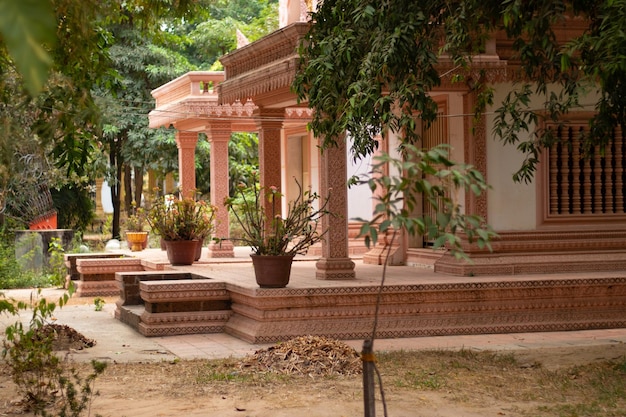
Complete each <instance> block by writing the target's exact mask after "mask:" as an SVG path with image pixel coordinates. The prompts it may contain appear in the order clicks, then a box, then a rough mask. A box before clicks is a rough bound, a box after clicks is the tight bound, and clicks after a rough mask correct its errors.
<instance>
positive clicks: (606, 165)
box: [544, 121, 626, 220]
mask: <svg viewBox="0 0 626 417" xmlns="http://www.w3.org/2000/svg"><path fill="white" fill-rule="evenodd" d="M548 128H549V129H550V128H551V129H554V130H555V132H554V133H555V136H556V137H557V138H558V140H557V141H556V144H555V145H553V146H552V147H551V148H550V149H548V150H547V156H548V158H547V159H546V160H544V161H545V162H546V163H547V165H548V173H547V174H548V175H547V178H546V180H547V182H548V184H547V185H548V187H547V192H548V195H547V196H546V197H547V201H546V203H547V206H548V207H547V213H546V214H547V219H546V220H548V219H550V218H563V217H573V216H584V217H587V216H590V217H594V216H607V215H623V214H625V213H626V206H625V201H624V195H625V194H626V173H625V172H624V168H623V167H624V166H626V141H625V140H624V135H623V133H622V132H620V131H616V132H614V133H613V135H612V137H610V138H609V140H608V143H607V145H606V147H605V148H604V149H600V147H599V146H598V147H596V148H592V149H591V152H590V155H589V156H588V157H587V158H584V157H583V156H584V149H583V143H582V141H581V133H583V132H584V131H585V130H587V129H588V125H587V123H586V121H580V122H578V121H577V122H575V123H569V124H566V125H564V126H559V127H556V126H554V127H550V126H548Z"/></svg>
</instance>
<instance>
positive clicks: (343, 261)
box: [315, 258, 356, 281]
mask: <svg viewBox="0 0 626 417" xmlns="http://www.w3.org/2000/svg"><path fill="white" fill-rule="evenodd" d="M315 267H316V268H317V270H316V271H315V278H317V279H320V280H326V281H338V280H348V279H356V273H355V271H354V262H352V259H350V258H322V259H320V260H319V261H317V263H316V264H315Z"/></svg>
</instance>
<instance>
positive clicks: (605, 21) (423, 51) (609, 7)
mask: <svg viewBox="0 0 626 417" xmlns="http://www.w3.org/2000/svg"><path fill="white" fill-rule="evenodd" d="M312 19H313V21H315V24H314V25H312V26H311V30H310V32H309V36H307V37H306V38H305V42H303V44H302V47H301V55H302V58H303V60H302V68H301V70H300V73H299V75H298V77H297V80H296V82H295V84H294V85H295V88H296V89H297V92H298V95H299V97H300V98H301V99H302V100H308V102H309V104H310V106H311V107H313V108H314V109H315V110H316V111H315V112H314V116H313V121H312V123H311V127H312V129H313V131H314V132H315V134H316V136H318V137H322V138H324V145H325V146H332V144H333V143H334V142H335V141H337V140H340V138H341V135H343V134H344V132H346V131H349V132H350V134H351V137H352V138H353V139H354V146H353V149H352V150H353V153H354V155H355V156H356V157H358V156H361V155H366V154H369V153H371V152H372V151H373V150H374V149H375V147H376V142H375V140H374V136H375V135H376V134H379V133H381V134H382V135H383V136H387V135H388V134H389V133H391V132H393V133H397V134H399V135H400V136H401V137H402V141H403V142H404V143H410V144H414V145H418V146H419V141H420V133H419V131H417V130H416V126H417V125H416V120H415V115H416V114H419V115H420V119H421V120H423V121H424V122H425V124H426V127H428V125H429V123H430V122H432V121H433V120H435V118H436V117H437V105H436V103H435V102H434V100H433V97H432V96H431V95H430V92H431V91H432V90H433V89H434V88H435V87H437V86H439V85H440V84H441V76H440V69H441V68H449V67H450V65H452V69H451V70H450V71H448V76H449V77H451V80H452V81H453V82H457V83H460V86H464V87H467V86H468V85H469V84H476V87H475V88H476V91H477V92H478V93H479V98H478V100H477V104H476V108H475V109H474V111H475V114H477V115H479V114H481V113H482V111H483V110H485V108H486V106H488V105H490V104H492V101H493V95H492V93H493V91H492V90H491V89H490V88H487V87H486V86H485V80H484V79H483V76H484V74H483V73H482V72H481V71H476V72H474V73H471V72H470V71H469V70H470V69H471V67H472V65H473V57H474V56H477V55H478V54H480V53H481V52H483V51H484V50H485V40H486V39H488V38H489V37H490V36H492V34H493V33H494V32H496V31H500V33H504V34H505V35H506V37H507V38H508V40H509V41H510V43H511V46H512V49H513V56H512V57H510V58H509V59H510V61H519V63H520V64H519V67H518V68H519V69H517V70H516V69H513V68H511V69H509V71H517V72H516V74H515V75H517V76H518V77H517V80H518V81H517V82H515V84H514V87H513V88H512V89H511V91H510V92H509V93H508V94H507V95H506V97H505V98H504V100H503V101H502V102H501V103H493V104H494V106H495V111H496V114H497V117H496V120H495V127H494V133H495V134H496V135H497V136H498V137H499V138H500V139H501V140H502V141H503V142H505V143H510V144H513V145H515V146H517V148H518V149H519V151H520V152H521V153H522V154H523V155H524V156H525V160H524V162H523V164H522V166H521V168H520V169H519V170H518V172H517V173H515V175H514V179H516V180H518V181H531V179H532V176H533V174H534V171H535V169H536V164H537V162H538V156H539V153H540V152H541V149H542V148H543V147H545V146H550V145H552V144H553V143H554V141H555V140H556V138H555V137H554V135H553V134H552V133H551V132H550V131H547V130H541V129H537V126H538V123H539V122H540V121H542V120H546V121H554V122H562V121H563V120H562V118H561V116H562V115H564V114H566V113H568V112H569V111H572V110H582V109H584V110H592V109H595V110H596V111H597V114H596V116H594V117H593V118H592V119H591V120H590V127H591V129H590V133H589V135H588V136H587V137H586V138H585V139H586V143H587V144H588V146H589V147H591V146H594V145H596V146H600V147H603V146H605V145H606V140H607V138H608V137H610V135H609V134H607V133H608V132H611V131H612V130H614V129H616V128H621V130H622V131H624V130H626V129H625V128H626V35H625V34H624V31H623V28H624V27H626V0H596V1H580V0H573V1H563V0H558V1H538V0H531V1H528V0H507V1H487V2H485V1H481V0H471V1H466V0H463V1H461V0H456V1H448V2H445V3H442V2H440V1H436V0H425V1H419V2H416V1H413V0H399V1H394V2H386V1H380V0H335V1H325V2H323V3H322V5H321V7H320V8H319V10H318V11H317V12H316V13H313V16H312ZM573 19H576V21H577V22H580V21H582V22H586V24H587V30H586V31H585V32H584V33H582V34H580V35H579V36H577V37H575V38H574V39H572V40H571V41H570V42H568V43H567V44H559V42H558V40H557V36H556V33H555V30H554V28H555V26H561V27H563V26H564V27H568V24H569V22H570V21H572V20H573ZM581 19H586V20H581ZM470 76H471V77H473V78H472V79H471V80H470ZM590 92H591V93H597V95H596V96H594V95H593V94H591V95H590V97H592V98H590V99H589V100H591V101H592V102H593V103H584V102H581V99H582V98H583V97H585V95H586V94H588V93H590ZM531 102H537V103H539V104H538V105H537V107H536V108H533V107H532V106H531ZM520 133H523V134H525V135H526V134H528V136H527V137H522V136H520Z"/></svg>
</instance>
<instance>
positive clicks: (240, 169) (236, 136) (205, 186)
mask: <svg viewBox="0 0 626 417" xmlns="http://www.w3.org/2000/svg"><path fill="white" fill-rule="evenodd" d="M258 148H259V138H258V136H257V135H256V133H249V132H233V133H232V135H231V139H230V141H229V142H228V185H229V191H230V195H231V196H234V195H235V192H236V190H237V185H239V184H241V183H243V184H246V185H252V184H253V182H252V181H253V172H255V171H257V170H258V169H259V152H258ZM210 163H211V147H210V145H209V143H208V142H207V141H206V139H205V138H204V137H201V139H200V140H199V141H198V145H197V146H196V184H197V191H198V192H199V193H200V195H202V196H203V197H208V196H209V193H210V191H211V189H210V185H211V169H210ZM221 203H222V202H221V201H215V202H213V204H221Z"/></svg>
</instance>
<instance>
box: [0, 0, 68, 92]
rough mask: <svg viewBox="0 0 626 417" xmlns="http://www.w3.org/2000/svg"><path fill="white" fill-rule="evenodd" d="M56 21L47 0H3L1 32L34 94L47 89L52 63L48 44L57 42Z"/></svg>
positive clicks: (0, 20)
mask: <svg viewBox="0 0 626 417" xmlns="http://www.w3.org/2000/svg"><path fill="white" fill-rule="evenodd" d="M55 31H56V22H55V18H54V14H53V12H52V7H51V5H50V2H49V1H47V0H20V1H13V0H3V1H0V33H1V34H2V37H3V39H4V42H5V44H6V47H7V49H8V51H9V54H10V55H11V57H12V58H13V61H14V62H15V66H16V67H17V69H18V71H19V72H20V74H21V75H22V77H23V78H24V82H25V84H26V88H27V89H28V91H29V92H30V94H32V95H36V94H37V93H39V92H40V91H41V90H42V89H43V85H44V84H45V82H46V80H47V78H48V71H49V70H50V67H51V65H52V58H51V57H50V54H49V53H48V51H47V50H46V48H45V46H44V45H51V44H53V43H54V41H55Z"/></svg>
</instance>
